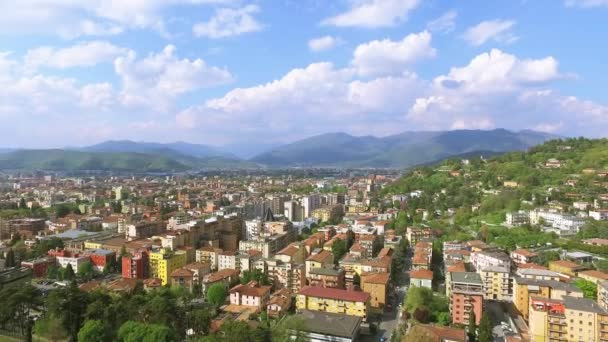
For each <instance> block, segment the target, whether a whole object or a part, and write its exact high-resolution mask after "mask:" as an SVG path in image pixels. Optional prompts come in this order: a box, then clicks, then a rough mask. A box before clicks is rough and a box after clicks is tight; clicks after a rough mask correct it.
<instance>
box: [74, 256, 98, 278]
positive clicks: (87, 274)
mask: <svg viewBox="0 0 608 342" xmlns="http://www.w3.org/2000/svg"><path fill="white" fill-rule="evenodd" d="M94 273H95V270H94V269H93V264H92V263H91V262H90V261H86V262H83V263H82V264H80V265H79V266H78V276H79V277H80V278H82V279H84V280H90V279H91V278H93V275H94Z"/></svg>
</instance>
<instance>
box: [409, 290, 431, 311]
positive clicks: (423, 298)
mask: <svg viewBox="0 0 608 342" xmlns="http://www.w3.org/2000/svg"><path fill="white" fill-rule="evenodd" d="M432 301H433V291H432V290H431V289H429V288H426V287H418V286H411V287H410V288H409V290H408V291H407V297H406V299H405V309H406V310H407V312H409V313H410V314H413V313H414V311H415V310H416V309H418V308H420V307H425V306H426V305H428V304H429V303H431V302H432Z"/></svg>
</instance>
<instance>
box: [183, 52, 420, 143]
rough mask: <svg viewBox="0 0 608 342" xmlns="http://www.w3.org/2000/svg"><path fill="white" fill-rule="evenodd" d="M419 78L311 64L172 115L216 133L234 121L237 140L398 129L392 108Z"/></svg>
mask: <svg viewBox="0 0 608 342" xmlns="http://www.w3.org/2000/svg"><path fill="white" fill-rule="evenodd" d="M421 83H422V81H420V80H419V79H418V78H417V77H416V75H413V74H403V75H396V76H390V77H382V78H376V79H374V80H370V81H362V80H358V79H356V73H355V72H354V71H353V70H352V69H349V68H346V69H336V68H335V67H334V66H333V65H332V64H331V63H315V64H310V65H309V66H307V67H306V68H302V69H294V70H291V71H290V72H288V73H287V74H285V75H284V76H283V77H282V78H280V79H277V80H274V81H272V82H268V83H265V84H262V85H259V86H255V87H250V88H237V89H234V90H232V91H230V92H228V93H227V94H226V95H225V96H223V97H220V98H215V99H211V100H208V101H206V102H205V103H203V104H201V105H199V106H195V107H191V108H187V109H186V110H184V111H181V112H180V113H178V114H177V115H176V123H177V124H178V125H180V126H181V127H184V128H190V129H192V128H196V129H197V131H198V130H205V133H206V134H212V135H218V134H220V132H218V131H217V130H216V129H213V127H225V126H233V129H235V130H238V131H239V132H241V134H242V137H241V138H240V139H245V138H246V137H248V136H254V135H259V134H270V133H276V134H282V133H284V132H299V133H298V134H299V135H300V136H302V137H303V136H306V135H308V134H314V133H316V132H319V131H327V130H329V129H339V130H347V131H351V132H355V131H360V132H362V131H363V130H367V132H368V134H370V133H372V134H373V133H376V134H383V133H386V131H385V130H386V129H391V130H392V131H393V132H396V131H398V130H399V126H398V125H396V124H395V121H394V119H395V112H399V111H400V110H402V109H403V108H405V107H407V105H408V103H409V102H411V101H413V99H414V98H415V97H416V96H417V94H419V91H418V89H422V88H423V87H422V86H421ZM370 113H374V115H370ZM260 122H264V124H262V125H261V124H260ZM389 122H390V125H387V124H388V123H389ZM387 126H388V127H387Z"/></svg>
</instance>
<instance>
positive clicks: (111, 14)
mask: <svg viewBox="0 0 608 342" xmlns="http://www.w3.org/2000/svg"><path fill="white" fill-rule="evenodd" d="M234 2H235V1H234V0H145V1H142V0H121V1H115V0H87V1H82V0H19V1H2V2H0V32H1V33H7V32H9V33H42V34H56V35H60V36H62V37H64V38H68V39H72V38H76V37H79V36H82V35H91V36H105V35H115V34H119V33H121V32H123V31H124V30H125V29H154V30H156V31H158V32H161V33H164V34H166V31H165V19H164V18H163V12H164V11H165V10H166V9H167V8H169V7H171V6H176V5H186V6H198V5H211V4H231V3H234Z"/></svg>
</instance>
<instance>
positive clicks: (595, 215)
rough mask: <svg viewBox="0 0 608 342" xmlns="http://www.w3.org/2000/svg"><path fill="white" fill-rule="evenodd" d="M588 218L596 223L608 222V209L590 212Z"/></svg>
mask: <svg viewBox="0 0 608 342" xmlns="http://www.w3.org/2000/svg"><path fill="white" fill-rule="evenodd" d="M589 217H591V218H592V219H594V220H597V221H605V220H608V209H597V210H590V211H589Z"/></svg>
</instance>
